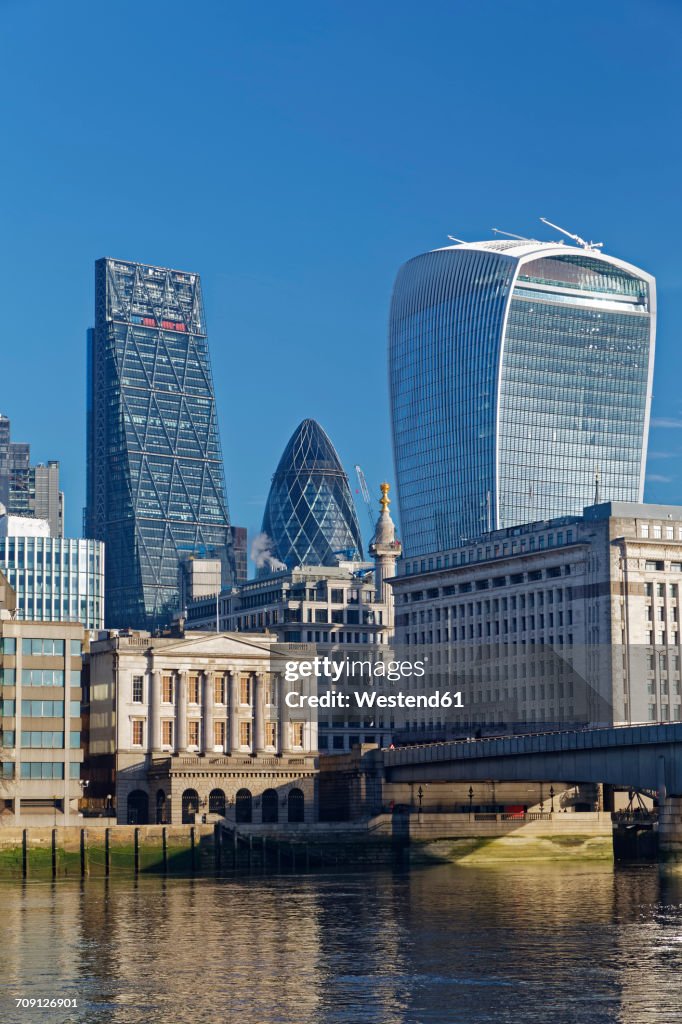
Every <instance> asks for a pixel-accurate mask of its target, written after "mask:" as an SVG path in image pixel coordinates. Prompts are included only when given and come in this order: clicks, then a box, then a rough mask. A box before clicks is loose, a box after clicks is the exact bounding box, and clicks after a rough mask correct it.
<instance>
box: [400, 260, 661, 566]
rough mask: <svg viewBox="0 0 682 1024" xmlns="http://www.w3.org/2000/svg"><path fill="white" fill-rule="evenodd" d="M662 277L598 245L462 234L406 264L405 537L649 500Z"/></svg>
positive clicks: (440, 545) (434, 537) (436, 544)
mask: <svg viewBox="0 0 682 1024" xmlns="http://www.w3.org/2000/svg"><path fill="white" fill-rule="evenodd" d="M655 324H656V290H655V282H654V279H653V277H651V276H650V275H649V274H647V273H645V272H644V271H642V270H639V269H638V268H637V267H634V266H631V265H630V264H628V263H624V262H623V261H622V260H618V259H614V258H613V257H611V256H606V255H604V254H603V253H601V252H599V251H598V250H597V249H595V248H589V247H586V248H578V247H574V246H568V245H563V244H561V243H558V244H557V243H556V242H553V243H543V242H536V241H529V240H515V241H491V242H475V243H466V244H465V243H462V244H457V245H453V246H449V247H447V248H444V249H438V250H435V251H434V252H429V253H425V254H424V255H421V256H417V257H416V258H415V259H412V260H410V261H409V262H408V263H406V264H405V265H404V266H403V267H402V268H401V269H400V271H399V273H398V277H397V280H396V283H395V287H394V291H393V299H392V304H391V313H390V324H389V378H390V392H391V416H392V428H393V450H394V459H395V469H396V479H397V488H398V501H399V507H400V521H401V530H402V539H403V545H404V549H405V552H406V554H408V555H420V554H428V553H429V552H435V551H442V550H444V549H448V548H453V547H457V546H458V545H459V544H461V543H462V542H463V541H466V540H470V539H473V538H475V537H479V536H481V535H482V534H484V533H487V532H489V531H490V530H495V529H501V528H505V527H509V526H514V525H517V524H519V523H526V522H532V521H534V520H541V519H550V518H554V517H557V516H562V515H578V514H581V513H582V509H583V507H584V506H586V505H590V504H592V503H593V501H594V498H595V480H596V479H598V480H599V491H600V494H601V497H602V498H603V500H609V501H642V499H643V489H644V470H645V461H646V444H647V433H648V424H649V408H650V404H651V385H652V375H653V362H654V339H655Z"/></svg>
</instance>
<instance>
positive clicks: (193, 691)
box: [187, 675, 199, 704]
mask: <svg viewBox="0 0 682 1024" xmlns="http://www.w3.org/2000/svg"><path fill="white" fill-rule="evenodd" d="M187 700H188V701H189V703H190V704H198V703H199V676H196V675H194V676H190V677H189V679H188V681H187Z"/></svg>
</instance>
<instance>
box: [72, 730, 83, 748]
mask: <svg viewBox="0 0 682 1024" xmlns="http://www.w3.org/2000/svg"><path fill="white" fill-rule="evenodd" d="M80 745H81V734H80V732H72V733H69V746H70V747H71V749H72V750H80Z"/></svg>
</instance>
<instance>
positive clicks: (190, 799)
mask: <svg viewBox="0 0 682 1024" xmlns="http://www.w3.org/2000/svg"><path fill="white" fill-rule="evenodd" d="M198 813H199V794H198V793H197V791H196V789H186V790H185V792H184V793H183V794H182V824H183V825H193V824H194V822H195V820H196V815H197V814H198Z"/></svg>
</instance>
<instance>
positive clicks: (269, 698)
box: [265, 674, 278, 706]
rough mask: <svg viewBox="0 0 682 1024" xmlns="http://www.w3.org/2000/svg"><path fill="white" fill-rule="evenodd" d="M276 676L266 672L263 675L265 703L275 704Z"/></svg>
mask: <svg viewBox="0 0 682 1024" xmlns="http://www.w3.org/2000/svg"><path fill="white" fill-rule="evenodd" d="M277 683H278V679H277V676H272V675H270V674H268V675H267V676H266V677H265V703H266V704H271V705H273V706H274V705H276V704H277Z"/></svg>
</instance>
